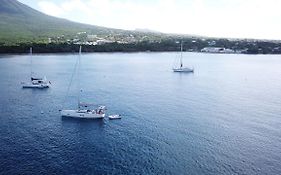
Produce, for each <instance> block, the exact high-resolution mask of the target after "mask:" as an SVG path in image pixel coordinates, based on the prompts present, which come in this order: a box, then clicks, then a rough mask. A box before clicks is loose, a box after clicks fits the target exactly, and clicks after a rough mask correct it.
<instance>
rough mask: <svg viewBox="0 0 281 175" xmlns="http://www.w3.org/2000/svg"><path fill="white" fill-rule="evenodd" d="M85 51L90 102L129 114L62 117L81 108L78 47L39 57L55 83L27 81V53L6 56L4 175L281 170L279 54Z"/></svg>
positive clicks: (0, 119) (0, 163)
mask: <svg viewBox="0 0 281 175" xmlns="http://www.w3.org/2000/svg"><path fill="white" fill-rule="evenodd" d="M176 55H177V53H132V54H126V53H109V54H108V53H106V54H105V53H104V54H84V55H83V56H82V64H81V72H80V74H81V76H80V78H81V81H80V82H81V88H82V89H83V93H82V97H81V98H82V100H83V101H84V102H94V103H98V104H105V105H106V106H107V108H108V111H107V113H108V114H122V115H123V118H122V119H121V120H114V121H109V120H108V119H107V118H106V119H104V120H79V119H78V120H77V119H66V118H62V117H61V116H60V113H59V109H71V108H72V109H75V108H76V106H77V100H76V95H77V92H78V91H77V84H78V83H77V76H76V75H77V74H74V75H75V76H74V78H73V83H72V85H71V86H70V90H69V93H67V89H68V85H69V83H70V79H71V74H72V73H73V69H74V65H75V62H76V60H77V55H75V54H66V55H64V54H57V55H56V54H53V55H36V54H35V55H34V56H33V71H34V72H35V73H36V74H37V75H46V76H47V78H48V79H50V80H51V82H52V87H51V88H49V89H45V90H36V89H22V88H21V82H23V81H27V80H28V79H29V76H30V57H29V56H28V55H2V56H0V57H1V59H0V87H1V90H0V134H1V137H0V174H51V173H53V174H214V175H217V174H251V175H252V174H272V175H273V174H281V56H271V55H267V56H256V55H253V56H250V55H219V54H218V55H213V54H195V53H184V56H185V63H188V64H189V65H192V66H194V68H195V73H194V74H179V73H173V72H172V71H171V67H172V66H173V63H174V60H175V57H176Z"/></svg>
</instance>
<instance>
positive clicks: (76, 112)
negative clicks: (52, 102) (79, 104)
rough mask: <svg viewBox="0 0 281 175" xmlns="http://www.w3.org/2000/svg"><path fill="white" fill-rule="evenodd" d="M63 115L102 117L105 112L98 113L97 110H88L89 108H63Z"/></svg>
mask: <svg viewBox="0 0 281 175" xmlns="http://www.w3.org/2000/svg"><path fill="white" fill-rule="evenodd" d="M61 116H62V117H71V118H84V119H102V118H104V116H105V114H104V113H102V114H98V113H95V112H92V111H90V112H88V111H87V110H62V111H61Z"/></svg>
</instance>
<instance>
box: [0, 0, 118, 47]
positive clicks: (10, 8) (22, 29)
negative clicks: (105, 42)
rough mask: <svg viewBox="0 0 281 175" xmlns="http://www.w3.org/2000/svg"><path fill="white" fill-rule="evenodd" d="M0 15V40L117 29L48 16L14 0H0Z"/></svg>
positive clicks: (33, 38)
mask: <svg viewBox="0 0 281 175" xmlns="http://www.w3.org/2000/svg"><path fill="white" fill-rule="evenodd" d="M0 19H1V20H0V42H2V43H3V42H5V43H9V42H11V43H21V42H34V41H37V42H40V41H42V42H43V41H46V40H47V38H48V37H56V36H61V35H75V34H76V33H78V32H81V31H82V32H89V33H92V34H108V33H111V32H115V31H120V30H116V29H109V28H105V27H99V26H94V25H86V24H81V23H76V22H72V21H69V20H66V19H61V18H56V17H52V16H49V15H46V14H44V13H41V12H39V11H37V10H34V9H32V8H30V7H28V6H27V5H25V4H22V3H21V2H19V1H17V0H0Z"/></svg>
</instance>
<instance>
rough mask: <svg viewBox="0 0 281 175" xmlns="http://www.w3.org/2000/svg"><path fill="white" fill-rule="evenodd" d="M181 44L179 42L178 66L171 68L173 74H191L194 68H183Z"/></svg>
mask: <svg viewBox="0 0 281 175" xmlns="http://www.w3.org/2000/svg"><path fill="white" fill-rule="evenodd" d="M182 47H183V43H182V42H181V55H180V65H179V66H176V67H174V68H173V71H174V72H183V73H193V72H194V68H189V67H184V66H183V59H182V52H183V48H182Z"/></svg>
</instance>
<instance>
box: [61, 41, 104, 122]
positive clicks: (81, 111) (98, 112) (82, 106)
mask: <svg viewBox="0 0 281 175" xmlns="http://www.w3.org/2000/svg"><path fill="white" fill-rule="evenodd" d="M81 50H82V49H81V46H80V48H79V57H78V71H77V72H78V86H79V87H78V88H79V93H78V97H77V100H78V108H77V109H70V110H61V111H60V112H61V116H62V117H72V118H84V119H102V118H104V117H105V111H106V107H105V106H103V105H94V104H89V103H82V102H81V101H80V96H81V92H82V90H80V77H79V76H80V62H81V61H80V59H81ZM71 82H72V81H71ZM70 86H71V84H70V85H69V87H70ZM68 91H69V89H68ZM90 107H95V108H94V109H89V108H90Z"/></svg>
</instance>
